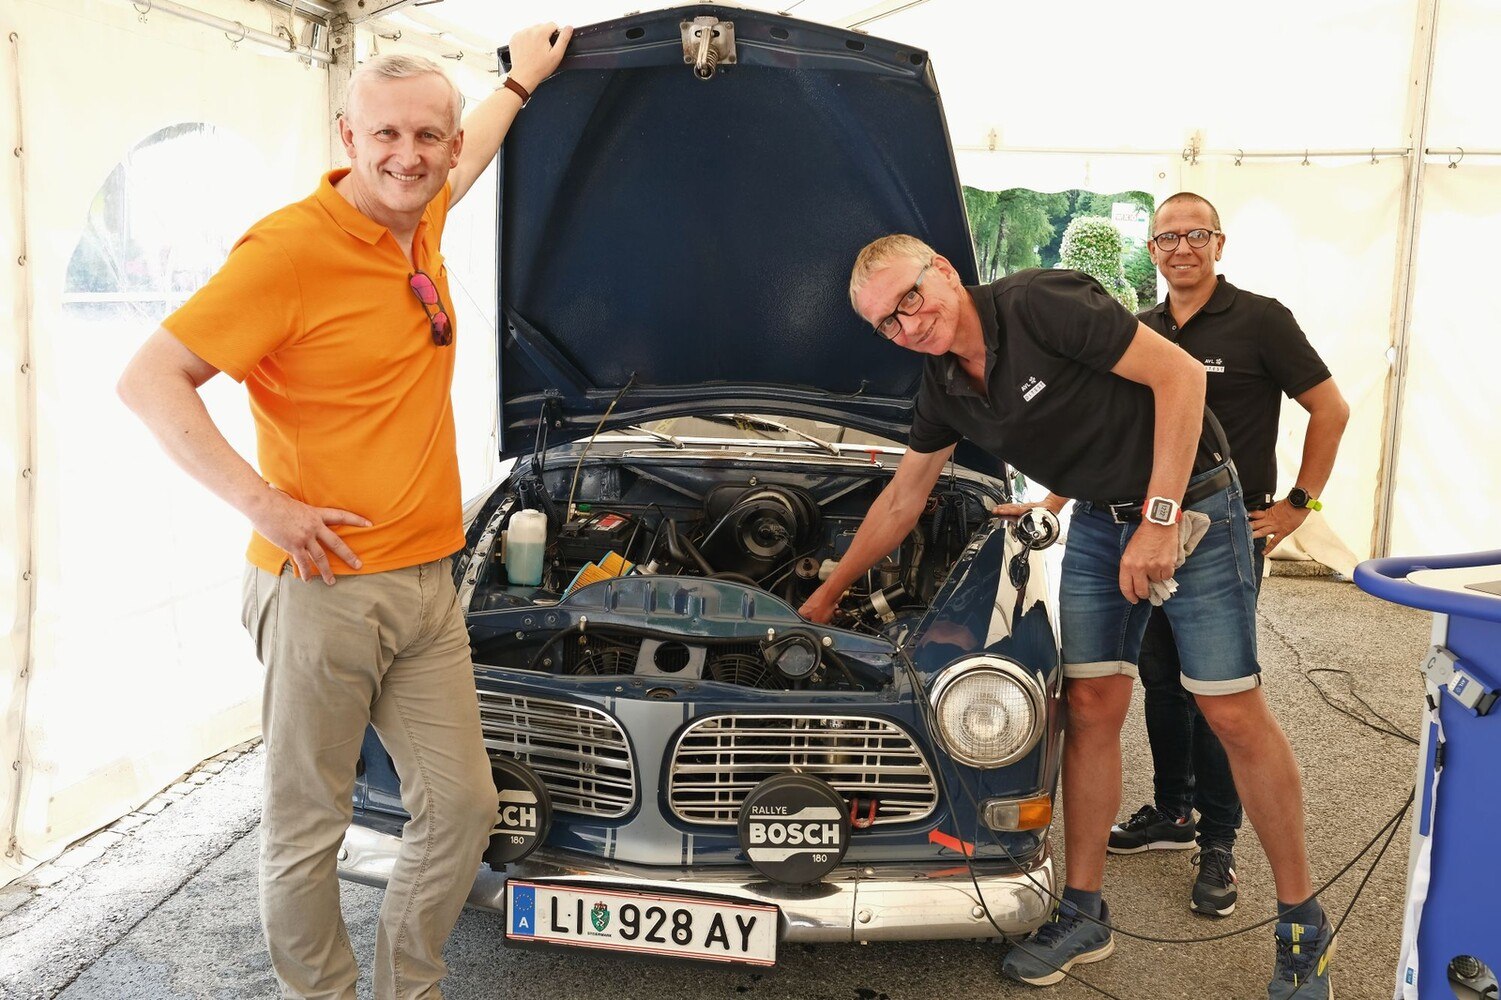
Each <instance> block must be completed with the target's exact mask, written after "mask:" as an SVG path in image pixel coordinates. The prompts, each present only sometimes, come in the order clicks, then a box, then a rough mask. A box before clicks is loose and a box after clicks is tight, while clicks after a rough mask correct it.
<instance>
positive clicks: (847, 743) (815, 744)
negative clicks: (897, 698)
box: [667, 715, 938, 826]
mask: <svg viewBox="0 0 1501 1000" xmlns="http://www.w3.org/2000/svg"><path fill="white" fill-rule="evenodd" d="M794 770H795V771H798V772H801V773H803V774H808V775H812V776H814V777H816V778H821V779H823V780H824V781H826V782H828V783H829V784H830V785H831V786H833V788H834V790H835V791H836V792H838V793H839V794H840V795H842V796H844V797H845V798H846V799H850V798H853V797H855V796H860V797H861V798H864V799H874V800H876V802H877V803H878V807H877V811H876V818H875V822H876V823H907V822H911V821H913V820H918V819H922V818H924V817H926V816H927V815H929V814H930V813H932V811H933V809H934V808H935V807H936V806H937V804H938V789H937V785H936V782H935V779H934V777H933V771H932V769H931V768H930V767H928V762H927V760H926V759H925V758H924V757H923V755H922V751H921V750H919V749H918V747H917V745H916V744H915V743H914V742H913V741H912V737H911V736H909V735H907V733H906V731H905V730H903V729H901V728H900V727H898V726H897V725H896V724H895V723H892V722H889V721H887V720H885V719H874V718H857V717H843V718H841V717H833V718H830V717H825V716H811V715H718V716H711V717H709V718H706V719H700V720H699V721H697V722H695V723H693V724H692V725H691V726H689V727H688V729H687V730H686V731H684V733H683V735H682V736H681V737H680V738H679V739H678V744H677V748H676V750H675V751H674V753H673V759H672V767H671V769H670V771H669V772H668V773H669V774H670V776H671V777H670V778H669V781H668V793H667V797H668V804H669V806H670V808H671V809H672V812H673V814H674V815H675V816H677V817H678V818H679V819H681V820H684V821H686V822H689V823H705V824H716V825H722V826H728V825H732V824H734V823H735V822H736V821H737V820H738V819H739V816H740V807H741V804H742V803H744V801H745V797H746V795H747V794H749V792H750V790H751V789H752V788H755V787H756V785H758V784H759V783H760V782H761V781H762V780H764V779H765V778H767V777H769V776H771V775H773V774H781V773H784V772H787V771H794Z"/></svg>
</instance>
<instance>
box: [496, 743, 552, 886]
mask: <svg viewBox="0 0 1501 1000" xmlns="http://www.w3.org/2000/svg"><path fill="white" fill-rule="evenodd" d="M490 773H491V775H492V776H493V777H494V778H495V795H496V818H495V828H494V829H493V830H491V831H490V846H489V847H488V848H486V849H485V862H486V863H487V864H489V865H490V867H491V868H501V867H503V866H505V865H508V864H511V863H512V862H515V861H520V860H521V859H522V858H524V857H526V856H527V855H528V854H530V853H532V852H533V851H535V850H536V849H537V848H538V847H539V846H540V845H541V844H542V841H543V840H545V839H547V831H548V828H549V827H551V826H552V799H551V797H550V796H548V794H547V786H546V785H544V784H542V779H541V778H539V777H537V772H536V771H533V770H532V769H531V768H530V767H527V766H526V765H525V764H523V763H521V761H519V760H513V759H512V758H510V757H498V758H497V757H492V758H491V759H490Z"/></svg>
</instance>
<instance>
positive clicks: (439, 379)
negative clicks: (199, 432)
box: [163, 170, 464, 574]
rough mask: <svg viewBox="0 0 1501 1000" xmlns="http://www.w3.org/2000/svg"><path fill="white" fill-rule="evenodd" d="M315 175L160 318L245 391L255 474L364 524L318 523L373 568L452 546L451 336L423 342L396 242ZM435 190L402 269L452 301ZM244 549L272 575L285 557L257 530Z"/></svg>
mask: <svg viewBox="0 0 1501 1000" xmlns="http://www.w3.org/2000/svg"><path fill="white" fill-rule="evenodd" d="M346 173H348V171H347V170H335V171H333V172H332V173H330V174H328V175H326V176H325V177H324V178H323V182H322V183H321V184H320V185H319V186H318V190H317V191H316V192H314V193H313V195H312V196H311V197H309V198H306V199H304V200H302V201H299V202H297V203H295V204H292V205H288V206H287V207H286V208H283V209H280V210H279V211H277V212H274V213H272V214H271V215H269V216H267V217H266V218H264V219H262V220H261V221H260V222H257V223H256V224H255V225H254V226H252V227H251V228H250V231H249V232H247V233H246V234H245V235H244V236H242V237H241V238H240V240H239V242H238V243H236V244H235V246H234V249H232V250H231V251H230V254H229V259H228V260H227V261H226V262H225V264H224V267H223V268H222V269H221V270H220V271H219V272H218V273H217V274H215V275H214V276H213V277H212V278H211V279H209V282H208V284H206V285H204V286H203V288H201V289H199V291H198V292H197V293H196V294H195V295H194V296H193V297H192V298H191V299H189V300H188V301H187V302H186V303H184V304H183V306H182V307H181V308H180V309H178V310H177V311H176V312H174V313H173V314H172V315H171V316H168V317H167V319H166V320H165V321H164V322H163V325H164V326H165V327H166V328H167V330H168V331H170V332H171V333H172V335H173V336H175V337H177V339H178V340H180V341H182V343H183V344H184V345H186V346H187V348H188V349H189V350H190V351H192V352H193V353H194V354H196V355H198V356H199V357H200V358H202V359H203V360H204V361H207V362H208V363H209V364H211V365H213V366H214V367H215V368H218V369H219V370H220V371H223V372H227V373H228V374H229V375H230V376H231V377H232V378H234V379H235V381H237V382H243V383H245V385H246V388H247V389H248V390H249V393H250V409H251V412H252V413H253V414H254V416H255V429H256V439H257V445H258V449H257V450H258V455H259V460H260V472H261V476H262V478H264V479H265V480H266V482H268V483H270V484H271V485H273V486H275V487H277V488H278V489H281V490H284V491H286V492H287V493H288V494H290V495H291V496H293V497H295V498H296V499H298V500H301V501H302V502H303V503H307V504H311V505H313V506H315V507H339V508H342V509H344V510H348V511H352V512H354V513H355V514H359V515H361V516H362V517H365V518H368V519H369V520H370V521H371V522H373V523H372V525H371V527H368V528H361V527H348V526H345V525H334V526H333V530H334V531H335V532H337V533H338V534H339V535H340V536H341V537H342V538H343V539H344V540H345V542H347V543H348V545H349V547H350V548H351V549H353V550H354V552H355V554H356V555H358V556H359V557H360V559H361V561H362V563H363V565H362V566H361V568H360V569H358V570H356V569H353V568H352V567H350V566H349V565H348V564H346V563H345V562H344V561H343V560H341V559H339V558H338V557H337V556H335V555H334V554H333V553H332V552H330V553H329V554H328V556H329V565H330V566H331V567H332V568H333V571H334V572H335V573H339V574H350V573H378V572H381V571H384V570H391V569H400V568H401V567H404V566H414V565H417V564H418V563H424V562H428V561H430V560H433V559H438V558H441V557H443V556H446V555H450V554H452V553H453V552H455V551H457V550H458V549H460V548H462V547H463V544H464V531H463V526H462V519H461V514H460V508H461V502H462V501H461V498H460V494H459V465H458V456H457V454H456V452H455V443H454V426H453V406H452V404H451V402H450V399H449V390H450V387H451V386H452V384H453V364H454V360H453V359H454V347H453V345H452V344H450V345H449V346H447V347H438V346H435V345H434V344H433V339H432V334H431V331H430V329H429V325H428V320H427V314H426V313H425V312H423V309H422V305H421V303H420V302H418V300H417V296H416V295H414V294H413V293H412V290H411V287H410V285H409V284H408V279H409V277H410V275H411V272H412V264H410V263H408V261H407V259H406V256H405V255H404V254H403V253H402V251H401V247H400V245H399V244H398V243H397V240H396V237H395V236H393V235H392V233H391V231H390V230H389V229H387V228H386V227H385V226H383V225H381V224H380V223H378V222H376V221H374V220H373V219H371V218H369V217H368V216H366V215H364V214H362V213H361V212H360V211H358V210H357V209H356V208H355V207H354V206H353V205H351V204H350V203H349V202H347V201H345V200H344V198H343V196H342V195H340V194H339V193H338V192H337V191H335V190H334V188H333V185H334V183H335V182H337V181H338V180H339V179H340V178H341V177H342V176H343V175H344V174H346ZM451 193H452V192H451V189H450V187H449V186H448V185H446V184H445V185H444V187H443V190H442V191H441V192H440V193H439V194H438V196H437V197H435V198H434V199H433V200H432V202H431V203H430V204H429V205H428V206H427V209H426V211H425V212H424V213H423V216H422V221H421V223H420V224H419V225H418V226H417V234H416V238H415V240H414V241H413V247H414V258H415V263H416V266H417V267H419V268H420V269H422V270H423V271H425V272H426V273H427V274H428V275H430V276H431V277H432V278H433V280H434V281H435V282H436V283H437V286H438V291H439V294H440V295H441V297H442V300H443V304H444V306H445V307H447V311H448V315H449V318H450V319H452V318H453V307H452V303H453V299H452V297H451V296H450V295H449V294H448V276H447V273H446V271H445V270H444V267H443V256H442V255H441V254H440V253H439V252H438V241H439V239H440V238H441V236H442V235H443V223H444V221H445V220H446V218H447V215H448V202H449V197H450V195H451ZM246 555H247V558H248V559H249V560H250V561H251V562H252V563H254V564H255V565H256V566H259V567H260V568H261V569H264V570H266V571H268V572H271V573H279V572H280V571H281V567H282V565H283V564H284V563H285V562H286V560H287V554H286V553H285V552H283V551H282V550H281V549H279V548H277V547H276V546H274V545H272V544H271V543H270V542H268V541H267V540H266V539H264V538H262V537H261V536H260V535H259V534H255V535H254V536H253V537H252V538H251V541H250V549H249V551H248V552H247V554H246Z"/></svg>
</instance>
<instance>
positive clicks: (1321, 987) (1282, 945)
mask: <svg viewBox="0 0 1501 1000" xmlns="http://www.w3.org/2000/svg"><path fill="white" fill-rule="evenodd" d="M1273 933H1274V934H1275V936H1276V940H1277V966H1276V968H1275V969H1273V970H1272V981H1271V983H1269V984H1268V985H1267V988H1266V995H1267V1000H1293V998H1294V997H1296V998H1297V1000H1331V998H1332V997H1333V996H1334V986H1333V984H1332V983H1330V981H1329V964H1330V962H1331V960H1332V959H1333V958H1334V929H1333V928H1332V927H1330V926H1329V918H1328V917H1325V918H1324V919H1323V921H1322V922H1321V923H1319V924H1317V925H1315V924H1294V923H1279V924H1278V925H1277V927H1276V930H1275V931H1274V932H1273Z"/></svg>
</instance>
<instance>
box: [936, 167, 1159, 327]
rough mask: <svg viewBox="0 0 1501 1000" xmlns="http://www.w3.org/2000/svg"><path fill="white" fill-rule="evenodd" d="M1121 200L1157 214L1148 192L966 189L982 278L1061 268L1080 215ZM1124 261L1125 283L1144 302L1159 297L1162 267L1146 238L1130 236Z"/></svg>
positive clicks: (1099, 212) (1103, 211)
mask: <svg viewBox="0 0 1501 1000" xmlns="http://www.w3.org/2000/svg"><path fill="white" fill-rule="evenodd" d="M1117 202H1126V203H1128V204H1131V205H1134V206H1136V207H1137V208H1138V209H1143V210H1145V211H1146V212H1148V213H1151V212H1152V211H1153V210H1154V209H1155V207H1156V206H1155V204H1154V203H1153V201H1152V197H1151V195H1149V194H1147V193H1146V192H1144V191H1120V192H1117V193H1115V194H1099V193H1096V192H1094V191H1081V190H1071V191H1059V192H1056V193H1051V194H1049V193H1044V192H1040V191H1032V190H1029V189H1027V188H1012V189H1010V190H1007V191H981V190H979V189H978V188H972V187H966V188H965V189H964V206H965V209H966V210H967V211H968V213H969V220H970V231H971V232H972V233H973V235H974V241H975V258H976V261H977V262H978V264H979V273H980V280H981V281H994V280H995V279H997V278H1000V277H1003V276H1004V275H1007V274H1015V273H1016V272H1017V271H1021V270H1025V269H1026V268H1029V267H1049V268H1051V267H1060V266H1067V265H1065V264H1061V263H1060V261H1061V257H1062V244H1063V236H1064V231H1065V230H1066V229H1067V228H1068V225H1069V223H1070V222H1072V221H1073V220H1074V219H1076V218H1078V217H1080V216H1106V217H1108V216H1109V215H1110V213H1111V209H1112V207H1113V206H1114V205H1115V204H1116V203H1117ZM1121 263H1122V266H1123V268H1124V274H1125V278H1124V280H1125V282H1126V283H1127V284H1129V285H1130V286H1131V287H1132V288H1133V289H1134V290H1135V293H1136V298H1137V301H1138V302H1140V303H1143V304H1145V303H1152V302H1155V301H1157V270H1156V268H1155V267H1153V266H1152V260H1151V256H1150V255H1149V254H1148V253H1147V249H1146V244H1145V243H1139V244H1138V243H1136V242H1135V241H1126V243H1125V245H1124V247H1123V260H1122V262H1121Z"/></svg>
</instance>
